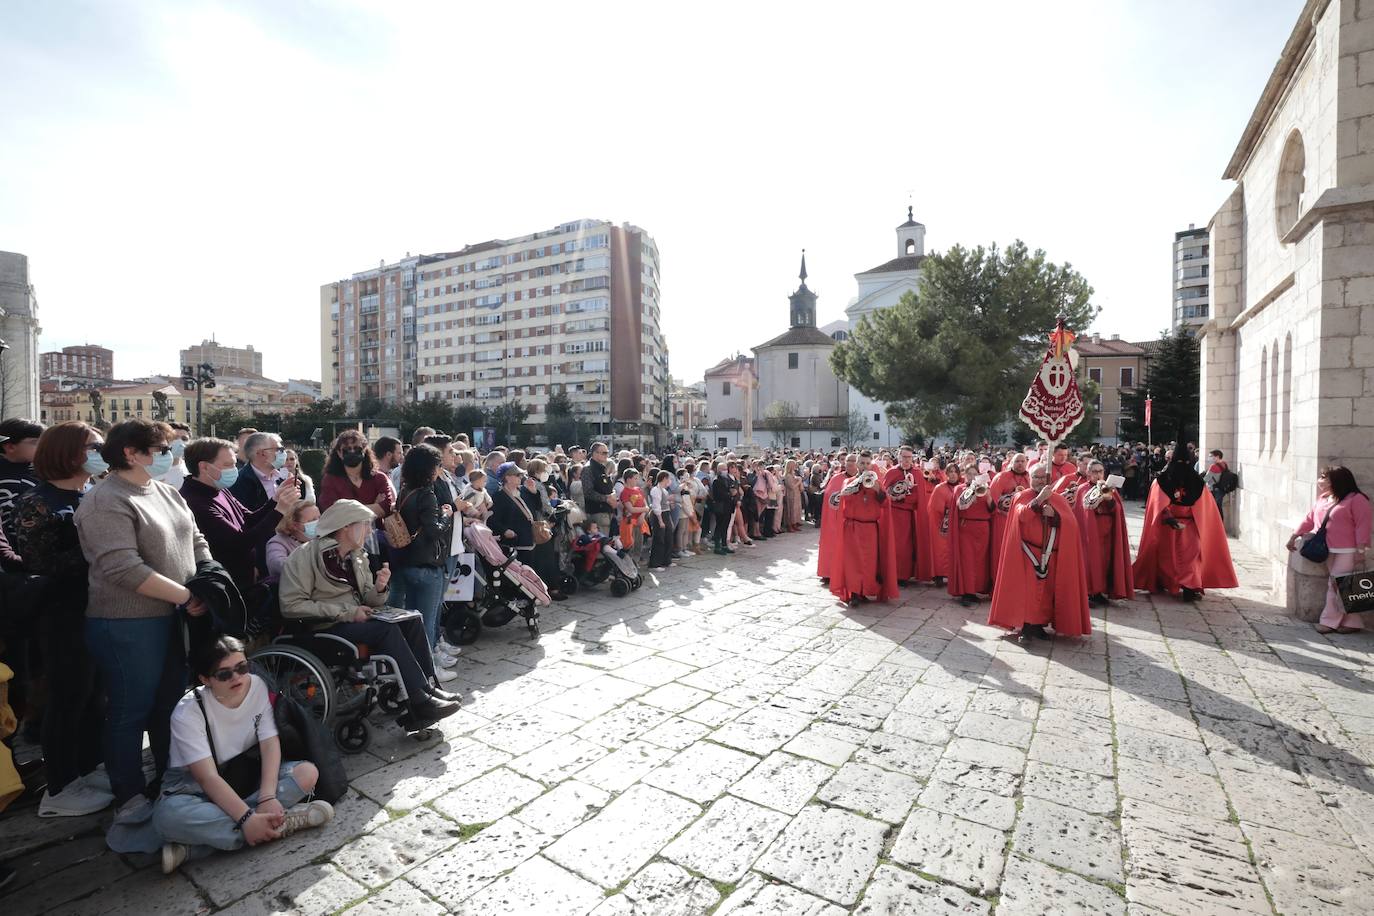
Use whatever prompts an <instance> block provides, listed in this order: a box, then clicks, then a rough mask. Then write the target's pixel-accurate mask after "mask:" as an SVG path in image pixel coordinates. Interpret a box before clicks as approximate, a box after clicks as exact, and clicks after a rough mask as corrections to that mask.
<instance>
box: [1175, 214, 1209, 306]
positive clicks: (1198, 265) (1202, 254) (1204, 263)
mask: <svg viewBox="0 0 1374 916" xmlns="http://www.w3.org/2000/svg"><path fill="white" fill-rule="evenodd" d="M1211 254H1212V243H1211V241H1210V240H1209V238H1208V234H1207V230H1206V229H1198V228H1196V227H1194V226H1193V224H1192V223H1189V224H1188V228H1187V229H1185V230H1183V231H1182V232H1175V233H1174V311H1173V319H1172V321H1171V323H1170V325H1169V326H1170V328H1171V329H1172V330H1174V331H1175V332H1177V331H1178V329H1179V328H1195V327H1199V326H1201V325H1203V324H1205V323H1206V321H1207V316H1208V315H1209V314H1210V312H1211V309H1210V308H1209V305H1208V302H1209V300H1208V298H1207V282H1208V279H1207V278H1208V275H1209V274H1210V273H1211V269H1210V268H1211V263H1212V258H1211Z"/></svg>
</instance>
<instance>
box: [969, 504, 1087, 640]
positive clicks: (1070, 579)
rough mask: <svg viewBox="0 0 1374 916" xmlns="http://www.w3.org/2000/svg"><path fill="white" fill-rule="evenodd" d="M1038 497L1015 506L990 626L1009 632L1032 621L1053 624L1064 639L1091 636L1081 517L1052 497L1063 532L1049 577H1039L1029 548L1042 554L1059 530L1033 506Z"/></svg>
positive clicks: (1058, 537) (1056, 538)
mask: <svg viewBox="0 0 1374 916" xmlns="http://www.w3.org/2000/svg"><path fill="white" fill-rule="evenodd" d="M1034 498H1035V494H1034V493H1031V492H1029V491H1027V492H1025V493H1023V494H1022V495H1021V496H1019V497H1017V499H1016V504H1015V505H1014V506H1013V507H1012V510H1011V516H1010V518H1009V519H1008V522H1007V524H1008V528H1007V538H1006V540H1005V541H1004V542H1003V544H1002V562H1001V564H1000V566H999V567H998V574H997V582H996V584H995V585H994V586H993V589H992V608H991V609H990V610H989V612H988V623H989V624H992V625H993V626H998V627H1003V628H1005V629H1008V630H1017V629H1020V628H1021V626H1022V625H1024V624H1028V623H1039V624H1049V625H1051V626H1053V627H1054V632H1055V634H1056V635H1059V636H1083V635H1085V634H1087V633H1091V632H1092V628H1093V626H1092V618H1091V617H1090V616H1089V615H1088V585H1087V581H1086V580H1085V579H1084V577H1083V542H1082V540H1081V538H1080V536H1079V533H1078V518H1077V516H1076V515H1075V514H1074V511H1073V510H1072V509H1071V508H1069V504H1068V502H1067V501H1066V500H1065V499H1064V497H1063V496H1060V495H1059V494H1058V493H1051V494H1050V497H1049V500H1048V503H1047V504H1048V505H1050V506H1053V507H1054V511H1055V513H1056V520H1057V521H1058V531H1057V533H1055V534H1054V546H1053V550H1052V551H1051V553H1050V560H1049V565H1048V573H1047V575H1046V576H1045V577H1044V578H1043V579H1042V578H1040V577H1039V576H1037V575H1036V571H1035V568H1034V567H1033V566H1032V565H1031V558H1030V557H1028V556H1027V555H1026V550H1025V548H1027V547H1028V548H1030V550H1031V551H1032V552H1033V553H1034V554H1035V555H1036V557H1040V556H1042V555H1043V551H1044V550H1045V548H1046V546H1047V545H1048V542H1049V539H1050V536H1051V533H1052V532H1054V529H1053V528H1052V527H1051V525H1050V524H1049V522H1050V521H1051V520H1050V519H1047V518H1045V516H1044V515H1042V514H1041V512H1040V510H1039V509H1032V508H1031V502H1032V500H1034Z"/></svg>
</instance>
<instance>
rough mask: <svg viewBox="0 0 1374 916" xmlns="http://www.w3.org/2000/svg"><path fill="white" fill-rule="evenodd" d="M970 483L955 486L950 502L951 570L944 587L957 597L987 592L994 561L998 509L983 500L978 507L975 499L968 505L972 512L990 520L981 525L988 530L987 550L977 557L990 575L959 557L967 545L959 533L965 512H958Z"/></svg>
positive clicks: (947, 574)
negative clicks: (970, 565)
mask: <svg viewBox="0 0 1374 916" xmlns="http://www.w3.org/2000/svg"><path fill="white" fill-rule="evenodd" d="M970 486H972V484H971V483H969V482H967V481H966V482H964V483H961V484H959V485H958V486H957V487H955V488H954V498H953V500H952V501H951V502H950V507H949V572H947V573H945V575H946V576H947V577H948V578H946V580H945V590H946V591H948V592H949V593H950V594H951V595H953V596H954V597H956V598H958V597H959V596H961V595H977V594H986V593H987V592H988V589H989V586H990V579H991V577H992V563H993V560H994V553H993V549H992V543H991V539H992V521H993V519H992V517H993V516H994V515H996V512H997V510H996V509H990V508H988V506H987V503H986V502H983V504H982V505H981V506H979V503H978V500H977V499H976V498H975V499H974V501H973V505H972V506H970V507H969V512H970V515H971V516H976V517H977V518H984V517H986V519H987V521H985V522H982V523H980V527H982V528H984V529H986V530H987V533H988V534H987V536H988V546H987V548H986V550H987V553H986V554H979V555H978V557H977V559H978V561H979V562H986V563H987V575H986V576H984V575H983V574H982V571H980V570H973V569H969V567H968V564H967V563H964V562H962V561H961V560H960V556H961V555H962V553H963V551H964V549H965V545H964V544H963V541H962V540H961V534H960V530H961V528H962V525H961V524H960V521H961V519H962V518H963V513H961V512H960V511H959V495H960V494H961V493H963V492H964V489H965V488H966V487H970ZM984 499H985V500H986V497H984Z"/></svg>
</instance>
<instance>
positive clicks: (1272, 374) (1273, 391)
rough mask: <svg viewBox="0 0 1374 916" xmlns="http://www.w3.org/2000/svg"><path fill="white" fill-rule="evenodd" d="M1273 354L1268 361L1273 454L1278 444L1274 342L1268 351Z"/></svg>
mask: <svg viewBox="0 0 1374 916" xmlns="http://www.w3.org/2000/svg"><path fill="white" fill-rule="evenodd" d="M1269 352H1270V353H1272V354H1273V359H1271V360H1269V451H1270V452H1273V450H1274V446H1276V445H1278V444H1279V342H1278V341H1277V340H1275V341H1274V348H1273V349H1272V350H1270V351H1269Z"/></svg>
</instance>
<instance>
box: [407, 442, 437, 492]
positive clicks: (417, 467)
mask: <svg viewBox="0 0 1374 916" xmlns="http://www.w3.org/2000/svg"><path fill="white" fill-rule="evenodd" d="M443 463H444V456H443V455H442V454H441V453H440V451H439V450H438V449H437V448H435V447H434V446H432V445H427V444H425V443H421V444H420V445H412V446H411V447H410V451H408V452H406V457H405V461H404V462H402V464H401V490H402V491H406V490H421V489H424V488H425V487H427V486H429V485H430V483H431V482H432V478H433V477H434V470H435V469H436V468H438V467H441V466H442V465H443Z"/></svg>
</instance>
